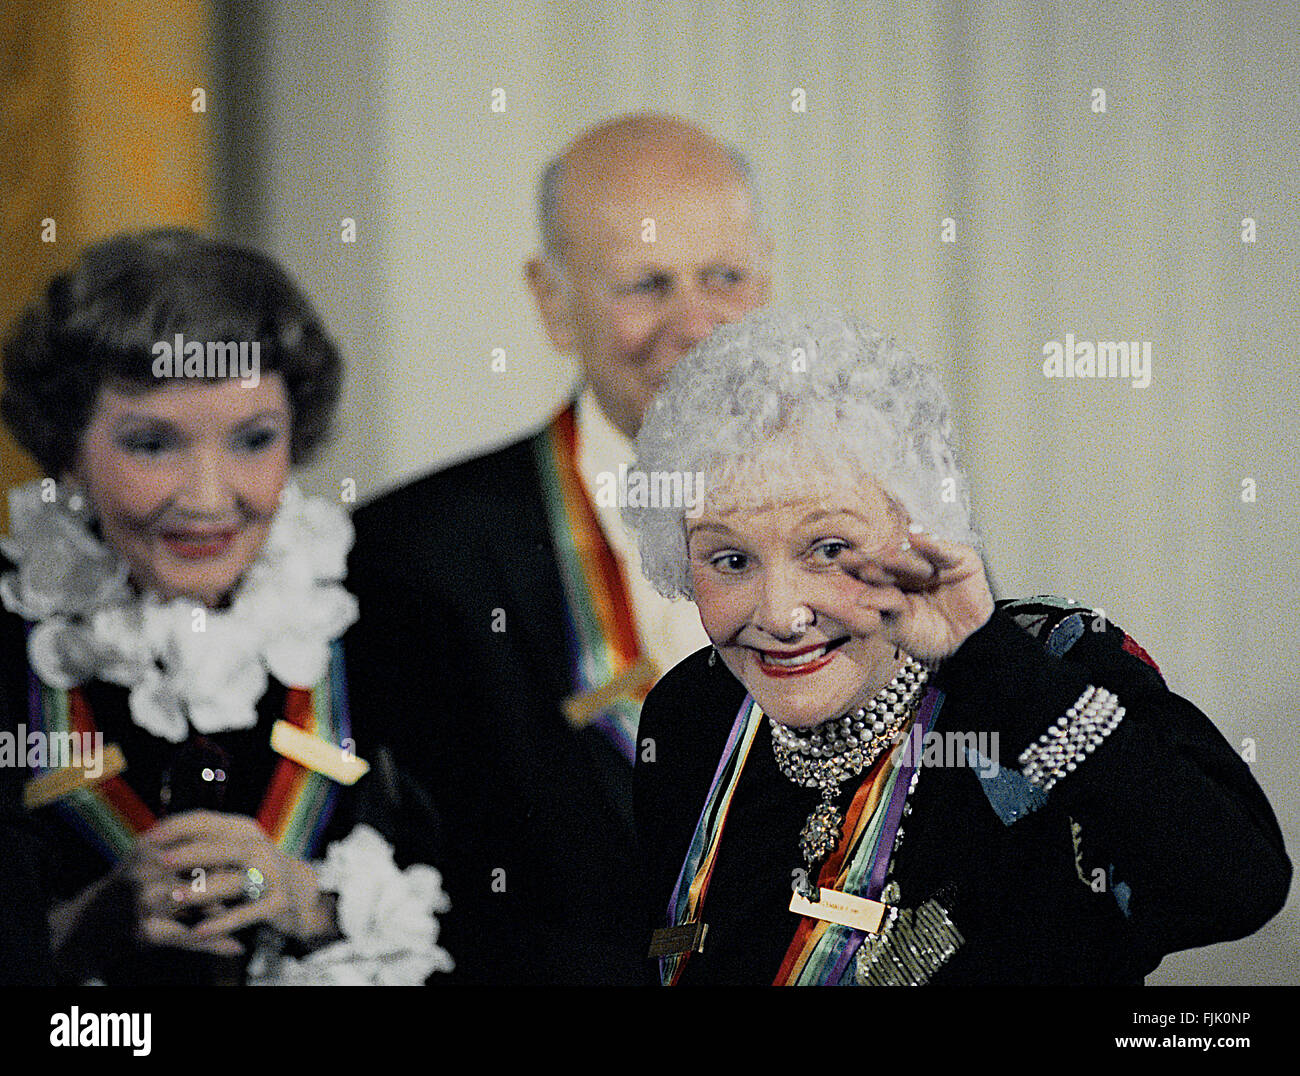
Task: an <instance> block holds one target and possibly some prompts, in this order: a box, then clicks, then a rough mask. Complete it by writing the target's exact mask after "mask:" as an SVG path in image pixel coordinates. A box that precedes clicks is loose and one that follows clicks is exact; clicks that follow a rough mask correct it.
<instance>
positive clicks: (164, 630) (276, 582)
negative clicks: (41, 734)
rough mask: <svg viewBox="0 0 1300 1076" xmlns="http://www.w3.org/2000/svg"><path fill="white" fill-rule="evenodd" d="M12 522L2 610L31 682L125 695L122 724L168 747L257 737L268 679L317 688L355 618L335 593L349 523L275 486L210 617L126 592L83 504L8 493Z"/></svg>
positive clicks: (35, 485) (186, 604)
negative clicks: (268, 513)
mask: <svg viewBox="0 0 1300 1076" xmlns="http://www.w3.org/2000/svg"><path fill="white" fill-rule="evenodd" d="M9 518H10V534H9V536H8V537H6V538H0V550H3V552H4V554H5V556H7V557H8V558H9V559H10V560H11V561H13V563H14V564H15V565H16V567H15V569H14V570H12V571H9V572H6V573H5V574H4V576H3V577H2V578H0V600H2V601H3V602H4V606H5V608H6V609H8V610H9V611H10V612H13V613H17V614H18V615H19V616H21V617H23V618H25V619H26V620H29V621H32V622H33V627H32V631H31V634H30V635H29V637H28V642H27V655H28V659H29V660H30V662H31V665H32V668H33V670H35V672H36V675H37V676H38V677H40V679H41V680H42V681H44V682H45V683H46V684H48V685H50V686H51V687H54V688H62V689H67V688H71V687H76V686H77V685H79V684H84V683H85V682H86V681H88V680H93V679H99V680H104V681H107V682H109V683H114V684H121V685H122V686H124V687H127V688H130V705H131V719H132V720H133V721H134V722H135V723H136V724H137V725H139V726H140V727H141V728H143V729H144V730H146V731H147V732H150V733H152V734H153V735H155V736H160V737H162V738H163V739H164V740H168V741H170V742H172V743H179V742H180V741H181V740H183V739H185V737H186V736H187V735H188V733H189V729H190V727H191V726H192V727H193V728H194V730H195V731H196V732H199V733H215V732H225V731H227V730H230V729H249V728H252V727H254V726H255V725H256V724H257V703H258V700H259V699H261V697H262V695H263V694H265V692H266V687H267V674H268V673H270V674H271V675H273V676H275V678H276V679H277V680H279V681H280V682H281V683H283V684H285V685H288V686H290V687H312V686H314V685H315V684H316V683H317V682H318V681H319V680H320V679H321V677H322V676H324V675H325V671H326V669H327V668H328V666H329V648H330V643H331V642H332V641H333V640H334V639H337V638H338V637H339V636H340V635H341V634H342V633H343V632H344V631H345V630H346V629H347V627H348V626H349V625H350V624H352V622H353V621H355V620H356V618H357V601H356V598H354V597H353V596H352V595H351V594H349V593H348V592H347V591H346V590H344V589H343V586H342V584H341V580H342V579H343V576H344V574H345V573H346V565H347V554H348V550H349V549H351V548H352V540H353V531H352V522H351V520H349V519H348V517H347V514H346V513H345V512H344V511H343V510H342V509H341V508H340V507H339V506H337V505H335V504H332V503H330V502H329V501H327V500H325V499H324V498H321V497H309V496H305V495H304V494H303V493H302V492H301V491H300V490H299V489H298V487H297V486H296V485H292V484H290V485H288V486H286V487H285V490H284V493H283V495H282V497H281V499H280V508H279V510H278V511H277V512H276V515H275V518H274V519H273V520H272V523H271V528H270V531H269V533H268V535H267V539H266V543H265V545H264V546H263V547H262V550H261V552H260V553H259V555H258V557H257V559H256V560H255V561H254V562H253V564H252V565H251V566H250V567H249V569H248V571H247V572H246V573H245V574H244V577H243V579H242V580H240V582H239V585H238V586H237V588H236V589H235V592H234V595H233V598H232V601H231V603H230V606H229V608H227V609H221V610H213V609H206V608H205V607H204V606H202V605H201V604H199V603H197V602H194V601H191V600H188V599H184V598H176V599H173V600H172V601H168V602H163V601H161V600H160V599H159V598H158V597H156V596H155V595H153V594H151V593H145V594H139V593H137V592H136V591H135V590H134V588H133V587H132V586H131V584H130V582H129V581H128V578H127V566H126V563H125V562H124V561H123V560H122V558H121V557H120V556H119V555H118V554H117V553H116V552H115V551H114V550H112V549H110V548H109V547H108V546H107V545H105V544H104V543H103V542H102V541H101V540H100V539H98V538H97V537H95V535H94V534H93V533H92V532H91V530H90V526H89V518H88V515H87V512H86V509H85V508H84V507H83V505H82V504H81V498H79V497H78V496H76V495H75V494H73V495H69V494H68V493H67V491H65V490H63V489H60V488H57V487H56V486H55V484H54V483H53V482H52V481H50V480H49V479H39V480H36V481H33V482H28V483H26V484H25V485H22V486H19V487H17V488H15V489H13V490H11V491H10V494H9ZM200 611H201V612H200ZM186 714H188V715H189V720H188V722H187V721H186Z"/></svg>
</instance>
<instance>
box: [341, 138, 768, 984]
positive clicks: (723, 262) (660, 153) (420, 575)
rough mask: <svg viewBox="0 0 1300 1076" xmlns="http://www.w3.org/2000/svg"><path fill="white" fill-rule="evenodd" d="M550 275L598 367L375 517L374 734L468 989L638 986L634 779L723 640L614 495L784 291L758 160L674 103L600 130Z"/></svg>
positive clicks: (549, 237)
mask: <svg viewBox="0 0 1300 1076" xmlns="http://www.w3.org/2000/svg"><path fill="white" fill-rule="evenodd" d="M538 218H539V229H540V232H541V238H542V250H541V253H540V255H539V256H538V257H536V258H534V259H533V260H531V261H529V263H528V264H527V266H526V276H527V281H528V286H529V289H530V291H531V293H532V295H533V298H534V300H535V302H536V305H537V310H538V313H539V316H540V317H541V320H542V323H543V325H544V327H545V329H546V333H547V335H548V337H549V338H550V340H551V342H552V344H553V345H554V346H555V348H556V349H557V350H558V351H560V352H561V353H563V354H567V355H571V356H573V357H574V358H575V359H576V360H577V362H578V365H579V367H580V368H581V374H582V378H581V382H580V384H579V386H578V389H577V392H576V395H575V397H574V398H573V399H572V400H571V401H570V402H569V403H568V404H567V405H566V406H565V407H564V408H563V409H562V410H561V412H560V413H559V414H558V415H556V416H555V417H554V418H553V419H552V420H551V421H550V422H549V423H548V424H547V425H546V426H545V427H544V428H543V429H542V430H541V431H539V432H537V433H535V434H533V435H531V436H529V437H527V438H525V439H523V440H521V441H518V442H516V443H514V444H511V445H508V446H506V447H505V448H502V449H499V450H497V451H494V452H490V453H488V454H486V455H483V456H479V457H477V458H475V459H471V460H468V461H466V462H464V463H460V464H458V465H456V466H454V467H451V468H448V469H446V470H443V471H440V472H437V473H435V474H432V475H428V476H425V477H423V478H421V479H418V480H416V481H414V482H412V483H410V484H409V485H406V486H403V487H401V488H399V489H397V490H395V491H394V492H391V493H388V494H386V495H384V496H382V497H380V498H379V499H378V500H376V501H374V502H372V503H371V504H368V505H366V506H365V507H363V508H361V509H359V510H358V511H357V513H356V514H355V517H354V521H355V523H356V528H357V543H356V547H355V549H354V552H353V556H352V561H351V567H350V574H349V587H350V588H351V589H352V590H353V592H354V593H356V594H357V596H358V598H359V599H360V602H361V609H362V614H361V618H360V621H359V622H358V624H357V625H356V627H355V628H354V630H353V631H352V633H351V634H350V636H349V638H348V641H347V653H348V659H349V670H350V674H349V675H350V695H351V698H352V700H353V708H354V710H355V711H357V713H358V718H359V725H360V724H361V723H362V722H364V723H365V725H367V726H369V727H372V728H374V727H380V728H382V729H383V730H384V731H383V734H384V735H385V736H386V738H387V739H388V740H389V741H390V743H391V744H392V745H393V747H394V750H395V752H396V753H397V756H398V760H399V762H400V763H401V764H402V766H403V767H404V768H406V769H407V770H409V771H411V772H412V773H413V774H414V775H415V776H416V777H417V779H418V781H419V783H420V785H421V786H422V788H423V790H424V791H425V793H427V795H428V796H429V797H430V800H431V801H432V806H433V808H434V810H435V811H436V814H437V817H438V819H439V824H440V833H439V835H438V836H439V843H440V846H441V848H442V856H441V859H440V861H439V862H438V863H437V864H436V865H437V866H438V867H439V868H440V869H441V870H442V872H443V876H444V886H445V888H446V891H447V893H448V895H449V896H450V898H451V902H452V909H451V911H450V913H448V914H447V915H445V916H442V917H441V921H442V931H443V933H442V936H441V939H440V942H441V944H442V945H443V946H444V947H445V948H446V949H447V951H448V952H450V953H451V955H452V957H453V959H454V960H455V961H456V966H457V967H456V972H455V973H454V974H453V975H452V976H451V977H450V978H451V980H452V981H457V982H472V983H586V984H609V983H632V982H644V981H646V977H647V975H648V974H649V971H650V970H653V969H652V968H651V966H650V964H649V962H648V961H647V958H646V952H645V950H646V944H647V941H646V938H645V937H644V932H643V930H642V929H641V924H640V923H639V922H638V920H637V916H636V908H637V901H636V900H635V898H634V895H633V884H634V883H633V876H634V862H633V858H634V839H633V833H632V823H631V817H632V815H631V773H632V763H633V760H634V758H635V757H636V756H637V755H638V754H640V755H642V756H643V757H646V758H652V757H653V751H654V745H653V744H643V743H640V742H639V741H638V740H637V736H636V723H637V718H638V716H639V711H640V701H641V699H642V698H643V697H644V695H645V693H646V691H648V690H649V688H650V686H652V684H653V683H654V681H655V679H656V678H657V677H658V676H659V675H661V674H662V673H663V672H665V671H667V669H668V668H670V667H671V666H672V665H674V664H676V663H677V662H678V661H680V660H682V659H683V658H685V657H686V656H687V655H688V654H690V653H692V652H693V651H695V650H697V649H699V648H700V647H701V646H705V645H707V644H708V639H707V637H706V636H705V634H704V632H703V629H702V628H701V627H700V624H699V620H698V617H697V616H696V614H695V612H694V610H693V608H692V607H691V606H690V605H689V604H688V603H685V602H681V603H669V602H668V601H666V600H665V599H663V598H661V597H660V596H659V595H658V594H657V593H655V592H654V590H653V589H652V588H651V587H650V586H649V585H648V584H647V583H646V582H645V580H644V579H643V577H642V575H641V572H640V568H639V563H638V561H637V555H636V550H635V547H634V546H633V545H632V543H631V542H630V541H629V540H628V539H627V537H626V536H625V535H624V532H623V529H622V526H621V522H620V520H619V515H618V511H619V506H618V504H617V503H616V502H615V498H612V497H610V496H608V495H602V493H601V491H602V490H604V492H605V494H608V492H609V490H610V489H611V488H612V476H616V475H617V474H618V468H619V464H621V463H629V462H631V460H632V459H633V457H634V453H633V451H632V443H631V439H632V438H633V437H634V436H635V435H636V432H637V429H638V428H639V426H640V424H641V420H642V416H643V415H644V413H645V410H646V408H647V407H648V406H649V405H650V402H651V401H652V400H653V398H654V395H655V393H656V392H657V391H658V389H659V388H660V386H661V385H662V384H663V381H664V378H665V377H666V376H667V374H668V371H669V370H670V369H671V368H672V366H673V364H674V363H675V362H676V361H677V360H678V359H679V358H680V357H681V356H682V355H684V354H685V353H686V352H687V351H688V350H690V348H691V347H693V346H694V345H695V344H696V343H698V342H699V341H701V340H703V339H704V338H705V337H706V336H708V335H709V333H710V332H712V330H713V329H714V328H715V327H716V326H717V325H719V324H722V323H724V322H730V321H735V320H737V319H739V318H740V317H741V316H743V315H744V314H745V313H746V312H747V311H749V310H750V309H752V308H754V307H755V306H759V305H762V304H763V303H765V302H766V301H767V298H768V290H769V269H768V261H769V257H770V250H771V246H770V241H769V240H768V239H767V237H766V236H765V234H764V233H763V232H762V229H761V228H760V225H759V222H758V207H757V204H756V196H755V193H754V189H753V180H752V175H751V174H750V170H749V166H748V164H747V162H745V160H744V159H743V158H742V157H741V156H740V155H739V154H738V153H737V152H736V151H734V150H732V149H730V148H729V147H727V146H724V145H723V144H721V143H719V142H718V141H717V140H715V139H714V138H712V137H711V136H710V135H709V134H708V133H707V132H705V131H703V130H702V129H700V128H699V127H697V126H695V125H693V124H690V123H687V122H685V121H682V120H679V119H675V118H673V117H669V116H661V115H656V114H640V115H634V116H625V117H620V118H618V119H615V120H611V121H609V122H606V123H604V124H601V125H600V126H598V127H596V128H594V129H592V130H590V131H587V132H585V133H584V134H582V135H581V136H580V137H579V138H577V139H576V140H575V141H574V142H573V143H572V144H570V146H569V147H568V148H567V149H566V150H565V152H564V153H563V154H561V155H560V156H559V157H557V158H556V159H555V160H554V161H552V162H551V163H550V164H549V165H548V166H547V168H546V169H545V171H544V172H543V174H542V178H541V181H540V183H539V185H538Z"/></svg>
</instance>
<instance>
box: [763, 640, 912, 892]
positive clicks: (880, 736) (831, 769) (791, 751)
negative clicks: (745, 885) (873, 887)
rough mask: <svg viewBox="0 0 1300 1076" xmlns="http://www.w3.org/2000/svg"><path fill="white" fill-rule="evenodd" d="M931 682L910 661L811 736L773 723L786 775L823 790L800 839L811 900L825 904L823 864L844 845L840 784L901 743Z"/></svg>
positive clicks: (804, 884)
mask: <svg viewBox="0 0 1300 1076" xmlns="http://www.w3.org/2000/svg"><path fill="white" fill-rule="evenodd" d="M928 679H929V672H928V671H927V670H926V669H925V667H924V666H922V665H921V664H920V662H918V661H915V660H913V659H912V658H908V659H907V661H906V662H904V664H903V667H902V668H901V669H899V671H898V674H897V675H896V676H895V677H894V679H893V680H891V681H890V682H889V684H887V685H886V686H885V687H884V689H882V690H881V691H879V692H878V693H877V694H876V695H875V697H874V698H873V699H872V700H871V701H870V702H869V703H867V704H866V705H865V706H861V707H859V708H858V709H856V710H852V711H850V712H849V713H847V714H845V715H844V716H843V717H840V718H836V719H833V720H831V721H827V722H824V723H823V724H821V725H818V726H817V727H816V728H814V729H813V730H812V731H811V732H800V731H797V730H795V729H792V728H789V727H787V726H785V725H782V724H780V723H779V722H777V721H775V720H773V719H772V718H770V717H769V718H768V723H769V724H770V726H771V729H772V750H773V752H774V753H775V755H776V764H777V766H778V767H779V768H780V770H781V772H782V773H783V774H785V776H786V777H787V778H789V779H790V780H791V781H793V782H794V783H795V784H797V785H802V786H803V787H804V788H817V789H820V790H821V794H822V802H821V803H819V804H818V805H817V806H816V807H814V808H813V810H812V813H811V814H810V815H809V816H808V821H807V822H805V823H804V827H803V830H802V831H801V832H800V834H799V851H800V852H801V853H802V855H803V858H804V862H805V863H806V864H807V871H806V873H805V874H804V876H803V878H802V879H801V881H800V884H799V892H800V894H801V895H802V896H804V897H805V898H806V899H808V900H810V901H816V900H818V899H819V896H820V888H819V887H818V885H817V881H816V879H817V867H818V864H820V863H821V862H822V860H824V859H825V858H826V857H827V856H828V855H830V853H831V852H833V851H834V850H835V847H836V845H838V844H839V842H840V828H841V827H842V826H843V825H844V815H843V814H842V813H841V812H840V810H839V809H838V808H837V807H836V806H835V798H836V796H837V795H838V794H839V790H840V785H842V784H843V783H844V782H845V781H847V780H848V779H849V778H850V777H857V776H858V775H859V774H861V773H863V772H864V771H865V770H869V769H870V768H871V767H872V766H873V765H874V764H875V762H876V760H877V759H879V758H880V756H881V755H883V754H884V753H885V752H886V751H887V750H888V749H889V748H891V747H893V746H894V744H895V743H897V742H898V739H899V737H900V736H901V735H902V732H903V728H904V726H905V725H906V724H907V722H908V720H909V719H910V717H911V714H912V710H913V709H914V707H915V704H916V701H917V699H919V698H920V695H921V689H922V688H923V687H924V686H925V682H926V681H927V680H928Z"/></svg>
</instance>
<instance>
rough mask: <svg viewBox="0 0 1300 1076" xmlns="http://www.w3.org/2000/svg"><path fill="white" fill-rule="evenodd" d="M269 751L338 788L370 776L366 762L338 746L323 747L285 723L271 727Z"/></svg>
mask: <svg viewBox="0 0 1300 1076" xmlns="http://www.w3.org/2000/svg"><path fill="white" fill-rule="evenodd" d="M271 749H272V750H273V751H276V752H277V753H279V754H281V755H283V756H284V757H285V758H287V759H289V760H290V761H292V762H296V763H298V765H300V766H306V767H307V769H309V770H315V771H316V772H317V773H322V774H324V775H325V776H326V777H328V778H330V779H331V780H334V781H337V782H338V783H339V784H341V785H354V784H356V783H357V781H359V780H360V779H361V778H362V777H364V776H365V775H366V774H367V773H369V772H370V763H369V762H366V761H365V760H364V759H360V758H357V756H356V755H353V754H350V753H349V752H347V751H344V750H343V748H341V747H339V746H338V745H337V744H332V743H326V742H325V741H324V740H322V739H320V738H319V737H317V736H313V735H311V734H310V733H308V732H303V731H302V729H300V728H298V726H297V725H291V724H289V722H288V721H277V722H276V723H275V724H274V725H272V726H271Z"/></svg>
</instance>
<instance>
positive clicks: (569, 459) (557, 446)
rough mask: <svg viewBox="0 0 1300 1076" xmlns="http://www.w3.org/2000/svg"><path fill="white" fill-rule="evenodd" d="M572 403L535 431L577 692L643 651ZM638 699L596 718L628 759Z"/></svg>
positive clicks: (596, 724)
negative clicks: (583, 469)
mask: <svg viewBox="0 0 1300 1076" xmlns="http://www.w3.org/2000/svg"><path fill="white" fill-rule="evenodd" d="M576 443H577V429H576V424H575V421H574V406H573V405H572V404H570V405H569V406H568V407H566V408H565V409H564V410H563V411H561V412H560V413H559V414H558V415H556V417H555V420H554V421H553V422H552V423H551V425H550V426H548V427H547V428H546V429H545V430H544V431H543V432H542V434H541V436H540V437H538V438H537V441H536V458H537V471H538V474H539V476H540V477H541V488H542V496H543V500H544V501H545V504H546V515H547V519H548V522H549V524H550V531H551V540H552V544H553V545H554V546H555V553H556V556H557V558H558V560H559V568H560V578H561V580H562V581H563V584H564V593H565V598H566V599H567V600H566V602H565V628H566V635H567V637H568V644H569V670H570V682H571V683H572V685H573V690H574V693H575V694H585V693H587V692H590V691H594V690H596V689H598V688H600V687H603V686H604V685H605V684H607V683H609V681H611V680H612V679H614V677H616V676H618V675H619V674H620V673H622V672H624V671H625V670H627V669H628V668H630V667H631V666H632V665H634V664H635V663H636V662H637V661H638V660H639V659H640V657H641V642H640V639H639V638H638V637H637V630H636V623H635V621H634V620H633V618H632V606H631V601H630V599H629V598H628V593H627V586H626V584H625V582H624V580H623V573H622V571H621V570H620V568H619V566H618V561H617V560H616V559H615V557H614V553H613V551H612V550H611V549H610V547H609V543H608V542H607V541H606V540H605V535H604V532H603V531H602V530H601V529H600V523H599V522H598V520H597V519H596V513H595V511H594V510H593V509H592V506H591V501H590V500H589V499H588V497H587V491H586V490H585V489H584V488H583V485H582V479H581V477H580V476H579V474H578V468H577V464H576V459H577V451H576ZM640 720H641V700H640V699H635V700H634V699H628V698H622V699H617V700H615V701H614V702H613V703H611V704H610V706H609V707H608V708H607V709H606V710H605V711H604V712H603V713H602V714H600V715H599V716H598V717H596V718H594V719H593V720H592V722H591V723H592V725H593V726H594V727H596V728H598V729H599V730H600V731H601V732H602V733H603V734H604V735H605V736H606V737H608V739H609V740H610V742H611V743H613V745H614V747H615V749H616V750H617V751H618V752H619V754H621V755H622V756H623V757H624V758H626V759H627V760H628V762H633V761H635V758H636V730H637V725H638V724H639V723H640Z"/></svg>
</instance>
